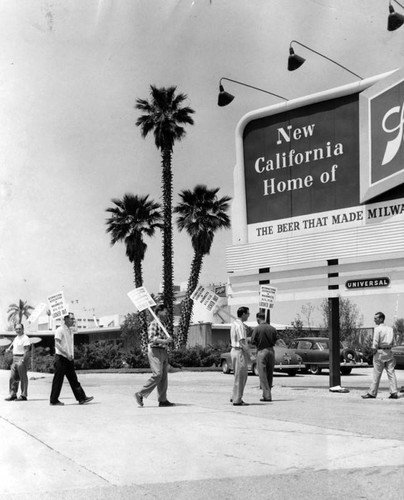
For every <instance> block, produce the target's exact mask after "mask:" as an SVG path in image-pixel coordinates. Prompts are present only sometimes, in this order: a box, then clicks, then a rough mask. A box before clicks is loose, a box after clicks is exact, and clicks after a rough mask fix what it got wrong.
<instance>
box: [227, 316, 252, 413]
mask: <svg viewBox="0 0 404 500" xmlns="http://www.w3.org/2000/svg"><path fill="white" fill-rule="evenodd" d="M249 315H250V310H249V308H248V307H244V306H243V307H239V308H238V310H237V319H236V320H234V322H233V324H232V325H231V330H230V340H231V361H232V365H233V371H234V384H233V396H232V398H231V400H230V401H231V402H232V403H233V406H248V403H244V401H243V393H244V388H245V385H246V382H247V378H248V360H249V359H250V355H249V349H248V345H247V327H246V325H245V324H244V323H245V321H247V319H248V317H249Z"/></svg>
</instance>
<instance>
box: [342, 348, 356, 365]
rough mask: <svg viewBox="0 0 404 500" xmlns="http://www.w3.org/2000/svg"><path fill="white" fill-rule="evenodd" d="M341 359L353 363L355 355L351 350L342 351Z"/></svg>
mask: <svg viewBox="0 0 404 500" xmlns="http://www.w3.org/2000/svg"><path fill="white" fill-rule="evenodd" d="M342 357H343V359H344V360H345V361H348V362H351V361H355V360H356V359H357V356H356V353H355V351H354V350H353V349H344V350H343V351H342Z"/></svg>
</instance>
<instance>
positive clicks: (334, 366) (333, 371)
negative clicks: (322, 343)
mask: <svg viewBox="0 0 404 500" xmlns="http://www.w3.org/2000/svg"><path fill="white" fill-rule="evenodd" d="M328 324H329V328H330V387H335V386H340V385H341V369H340V340H339V339H340V327H339V297H330V298H329V299H328Z"/></svg>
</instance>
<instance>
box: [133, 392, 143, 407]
mask: <svg viewBox="0 0 404 500" xmlns="http://www.w3.org/2000/svg"><path fill="white" fill-rule="evenodd" d="M134 396H135V399H136V401H137V404H138V405H139V406H143V396H142V395H141V394H139V393H138V392H135V394H134Z"/></svg>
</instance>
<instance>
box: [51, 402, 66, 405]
mask: <svg viewBox="0 0 404 500" xmlns="http://www.w3.org/2000/svg"><path fill="white" fill-rule="evenodd" d="M49 404H50V405H51V406H64V405H65V404H64V403H62V401H56V403H49Z"/></svg>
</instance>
